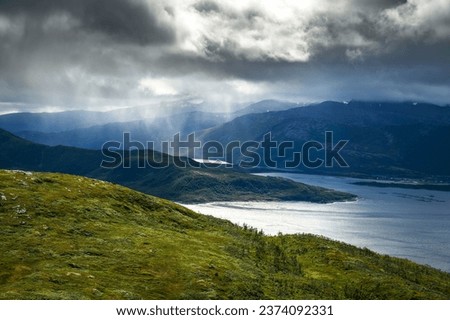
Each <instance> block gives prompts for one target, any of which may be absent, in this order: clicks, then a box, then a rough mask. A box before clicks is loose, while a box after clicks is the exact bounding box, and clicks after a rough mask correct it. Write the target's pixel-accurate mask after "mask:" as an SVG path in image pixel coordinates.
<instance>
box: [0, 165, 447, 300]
mask: <svg viewBox="0 0 450 320" xmlns="http://www.w3.org/2000/svg"><path fill="white" fill-rule="evenodd" d="M0 242H1V246H0V256H1V259H0V298H1V299H449V298H450V275H449V274H448V273H444V272H441V271H438V270H435V269H433V268H430V267H426V266H421V265H417V264H415V263H412V262H410V261H407V260H403V259H397V258H391V257H388V256H382V255H378V254H376V253H374V252H372V251H370V250H367V249H359V248H356V247H353V246H350V245H347V244H344V243H340V242H335V241H331V240H329V239H325V238H321V237H318V236H313V235H279V236H266V235H264V234H263V233H262V232H260V231H257V230H254V229H251V228H248V227H238V226H236V225H233V224H232V223H230V222H227V221H224V220H220V219H216V218H213V217H209V216H203V215H200V214H197V213H195V212H193V211H190V210H188V209H186V208H184V207H182V206H180V205H176V204H174V203H172V202H169V201H166V200H162V199H159V198H156V197H152V196H149V195H145V194H143V193H139V192H136V191H132V190H130V189H128V188H125V187H121V186H117V185H113V184H111V183H108V182H103V181H99V180H92V179H88V178H84V177H78V176H70V175H64V174H48V173H27V172H20V171H0Z"/></svg>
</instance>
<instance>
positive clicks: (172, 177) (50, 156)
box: [0, 129, 355, 203]
mask: <svg viewBox="0 0 450 320" xmlns="http://www.w3.org/2000/svg"><path fill="white" fill-rule="evenodd" d="M0 150H1V153H0V168H2V169H20V170H30V171H43V172H61V173H70V174H76V175H82V176H86V177H92V178H97V179H101V180H105V181H111V182H115V183H119V184H121V185H124V186H128V187H130V188H133V189H135V190H139V191H142V192H145V193H147V194H151V195H155V196H160V197H163V198H167V199H170V200H174V201H180V202H186V203H187V202H189V203H194V202H210V201H230V200H233V201H239V200H241V201H244V200H268V201H270V200H298V201H313V202H331V201H340V200H351V199H354V198H355V197H354V196H353V195H351V194H348V193H344V192H338V191H333V190H328V189H324V188H319V187H314V186H308V185H305V184H301V183H296V182H293V181H291V180H287V179H281V178H270V177H260V176H255V175H251V174H248V173H244V172H240V171H238V170H236V169H233V168H209V167H207V166H206V165H204V164H200V163H196V162H195V161H193V160H192V159H187V158H181V157H173V156H170V155H167V154H163V153H159V152H156V151H153V150H139V151H137V150H136V151H128V152H125V153H124V158H123V159H122V160H123V161H124V163H125V162H127V163H128V166H129V168H126V167H125V166H124V165H120V166H117V167H116V168H110V169H109V168H102V167H101V166H100V164H101V163H102V161H103V160H104V159H105V157H104V155H103V153H102V152H101V151H99V150H86V149H80V148H74V147H65V146H56V147H50V146H45V145H41V144H36V143H33V142H30V141H26V140H24V139H22V138H19V137H17V136H15V135H13V134H11V133H9V132H7V131H4V130H1V129H0ZM144 160H145V161H146V165H144V166H143V167H142V168H140V167H139V166H140V164H142V161H144ZM188 161H189V162H190V163H191V164H193V166H191V165H189V164H188V165H186V167H185V168H183V167H181V166H179V165H176V164H180V163H188ZM166 164H167V165H166Z"/></svg>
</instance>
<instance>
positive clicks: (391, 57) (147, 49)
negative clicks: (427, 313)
mask: <svg viewBox="0 0 450 320" xmlns="http://www.w3.org/2000/svg"><path fill="white" fill-rule="evenodd" d="M449 41H450V1H449V0H429V1H425V0H409V1H402V0H378V1H375V0H363V1H361V0H341V1H325V0H310V1H308V0H304V1H295V0H285V1H252V0H247V1H239V2H238V1H231V0H221V1H219V0H187V1H181V0H168V1H151V0H148V1H146V0H128V1H126V0H97V1H90V0H68V1H58V0H42V1H33V0H1V1H0V108H3V110H0V111H1V112H6V111H7V110H6V109H8V108H9V109H11V110H25V109H26V110H33V109H36V110H38V109H45V108H60V109H73V108H83V109H86V108H90V109H100V110H101V109H104V108H109V107H122V106H131V105H144V104H146V103H149V102H150V101H152V102H154V101H163V100H165V99H203V100H208V101H211V102H213V103H214V104H215V105H217V108H218V110H220V108H223V105H222V104H224V103H233V102H242V101H251V100H256V99H262V98H280V99H289V100H296V101H300V102H307V101H318V100H325V99H336V100H350V99H365V100H374V99H378V100H379V99H382V100H420V101H429V102H435V103H440V104H447V103H449V102H450V92H449V90H448V88H449V86H450V77H449V76H448V75H449V74H450V45H449V43H450V42H449ZM9 109H8V110H9ZM5 110H6V111H5Z"/></svg>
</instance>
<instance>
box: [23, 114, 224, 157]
mask: <svg viewBox="0 0 450 320" xmlns="http://www.w3.org/2000/svg"><path fill="white" fill-rule="evenodd" d="M105 114H106V116H107V115H108V114H107V113H105ZM230 117H231V116H230V115H226V114H218V113H208V112H189V113H181V114H178V115H176V116H173V115H171V116H167V117H156V118H153V119H146V120H139V121H132V122H117V119H116V120H115V122H112V123H107V124H102V125H96V126H92V127H81V128H75V129H72V130H67V129H63V130H58V131H59V132H58V131H53V132H39V131H17V130H16V131H15V134H17V135H18V136H20V137H22V138H24V139H27V140H30V141H33V142H37V143H42V144H46V145H50V146H56V145H64V146H72V147H79V148H87V149H95V150H100V149H102V146H103V144H104V143H105V142H107V141H122V140H123V133H124V132H129V133H130V134H131V138H132V139H133V140H134V141H140V142H141V143H143V144H144V145H146V144H147V141H150V142H152V143H153V146H154V147H153V149H155V150H159V151H160V150H161V142H162V141H172V140H173V136H174V135H175V134H177V133H180V134H181V135H182V136H184V135H187V134H189V133H192V132H194V131H199V130H204V129H207V128H211V127H214V126H217V125H219V124H222V123H225V122H226V121H228V120H231V118H230Z"/></svg>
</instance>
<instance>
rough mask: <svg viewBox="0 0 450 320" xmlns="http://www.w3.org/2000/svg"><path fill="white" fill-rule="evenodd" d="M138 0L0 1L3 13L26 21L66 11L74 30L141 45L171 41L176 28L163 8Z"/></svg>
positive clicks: (38, 21) (34, 21)
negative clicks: (164, 18) (164, 14)
mask: <svg viewBox="0 0 450 320" xmlns="http://www.w3.org/2000/svg"><path fill="white" fill-rule="evenodd" d="M158 9H159V8H157V6H153V7H152V6H150V5H149V4H147V3H146V2H145V1H138V0H130V1H127V0H95V1H92V0H65V1H60V0H41V1H34V0H11V1H8V0H7V1H2V2H0V12H4V13H7V14H13V15H16V17H18V18H20V16H25V17H26V21H27V23H29V24H31V25H33V26H34V27H35V26H36V25H39V24H41V27H42V24H43V23H45V20H46V19H48V18H49V17H51V16H53V15H56V16H57V15H63V14H67V15H69V16H70V17H71V18H72V19H74V20H75V21H76V22H78V23H77V24H76V25H75V26H74V30H72V32H77V31H78V32H79V31H80V30H82V31H85V32H95V33H99V34H103V35H105V36H108V37H111V38H113V39H114V40H115V41H121V42H122V41H123V42H129V43H136V44H139V45H149V44H162V43H171V42H173V41H174V40H175V31H174V29H173V27H172V26H170V25H169V24H168V23H167V21H161V20H160V19H159V17H158V16H159V15H161V13H162V12H161V11H160V10H158Z"/></svg>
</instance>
